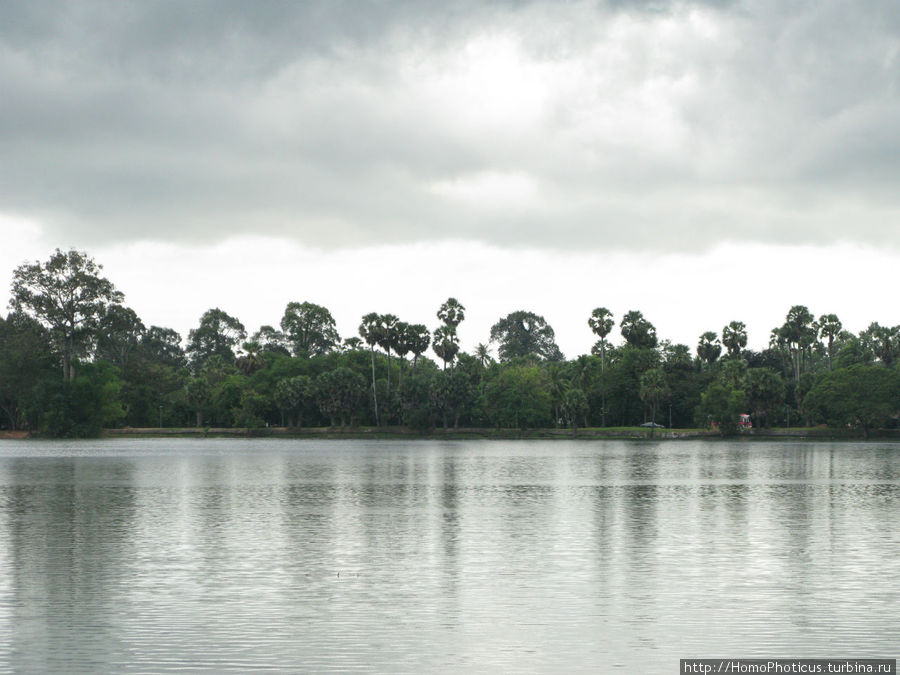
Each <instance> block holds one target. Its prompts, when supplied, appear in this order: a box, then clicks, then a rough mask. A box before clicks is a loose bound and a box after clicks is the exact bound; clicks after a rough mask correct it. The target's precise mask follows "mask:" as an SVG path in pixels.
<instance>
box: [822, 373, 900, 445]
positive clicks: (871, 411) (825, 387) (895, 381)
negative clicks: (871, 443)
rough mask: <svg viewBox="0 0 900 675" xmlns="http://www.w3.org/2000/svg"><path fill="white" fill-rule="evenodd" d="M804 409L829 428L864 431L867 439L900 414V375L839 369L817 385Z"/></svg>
mask: <svg viewBox="0 0 900 675" xmlns="http://www.w3.org/2000/svg"><path fill="white" fill-rule="evenodd" d="M804 405H805V407H806V408H807V409H808V410H809V411H812V412H813V413H814V414H817V415H819V416H820V417H821V418H822V419H824V420H825V422H826V423H827V424H828V425H829V426H833V427H838V428H841V427H848V426H849V427H853V428H856V429H861V430H862V431H863V433H864V434H865V436H866V438H868V437H869V432H870V430H871V429H872V428H873V427H877V426H879V425H881V424H884V423H885V422H887V421H888V420H889V419H890V418H891V416H893V415H896V414H897V410H900V371H897V370H895V369H887V368H882V367H880V366H877V365H876V366H864V365H857V366H851V367H849V368H838V369H837V370H834V371H832V372H830V373H826V374H825V375H823V376H822V377H821V378H820V379H819V380H818V381H817V382H816V384H815V386H813V388H812V389H811V390H810V392H809V393H808V394H807V395H806V399H805V401H804Z"/></svg>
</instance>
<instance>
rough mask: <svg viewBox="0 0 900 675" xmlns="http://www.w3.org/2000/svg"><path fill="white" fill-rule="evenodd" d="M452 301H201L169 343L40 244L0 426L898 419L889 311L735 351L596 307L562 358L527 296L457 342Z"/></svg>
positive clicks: (573, 432) (779, 423) (616, 431)
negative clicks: (245, 309)
mask: <svg viewBox="0 0 900 675" xmlns="http://www.w3.org/2000/svg"><path fill="white" fill-rule="evenodd" d="M465 316H466V308H465V307H464V306H463V304H462V303H460V302H459V301H458V300H456V299H455V298H448V299H447V301H446V302H444V303H443V304H442V305H441V306H440V307H439V308H437V311H436V314H435V318H436V322H435V325H433V326H425V325H423V324H409V323H406V322H404V321H402V320H401V318H400V317H397V316H394V315H393V314H379V313H376V312H372V313H369V314H366V315H365V316H363V317H361V321H360V324H359V331H358V334H357V335H352V336H346V337H341V336H340V335H339V334H338V332H337V329H336V326H335V321H334V319H333V317H332V315H331V313H330V311H329V310H328V309H327V308H325V307H322V306H320V305H317V304H314V303H311V302H290V303H288V304H287V306H286V307H285V310H284V314H283V316H282V317H281V318H280V320H279V321H278V325H277V327H276V326H275V325H274V323H273V325H264V326H260V327H259V328H258V330H256V331H253V332H252V333H248V331H247V329H246V328H245V326H244V325H243V324H242V323H241V322H240V321H239V320H238V319H237V318H236V317H233V316H230V315H229V314H228V313H226V312H225V311H223V310H222V309H220V308H211V309H209V310H207V311H206V312H204V313H203V315H202V316H201V317H200V319H199V322H198V325H197V327H196V328H194V329H192V330H191V331H190V332H189V334H188V335H187V339H186V340H183V339H182V336H181V335H179V334H178V333H177V332H176V331H174V330H172V329H171V328H166V327H163V326H145V325H144V323H143V322H142V321H141V319H140V317H138V315H137V314H136V313H135V312H134V310H132V309H131V308H129V307H128V306H127V305H126V304H125V298H124V296H123V294H122V293H121V292H120V291H118V290H117V289H116V287H115V285H114V284H113V283H112V282H111V281H110V280H108V279H106V278H105V277H103V275H102V267H101V266H100V265H98V264H97V263H96V262H95V261H94V260H93V259H92V258H91V257H90V256H89V255H88V254H86V253H84V252H81V251H77V250H70V251H60V250H56V251H55V252H54V253H53V254H52V255H51V256H50V257H49V259H48V260H46V261H43V262H40V261H38V262H34V263H25V264H22V265H20V266H19V267H18V268H17V269H16V270H15V272H14V274H13V280H12V290H11V300H10V312H9V314H8V315H7V316H6V318H5V319H4V318H2V317H0V431H2V432H3V433H2V437H7V438H9V437H19V436H22V435H23V433H24V434H25V435H41V436H51V437H72V436H96V435H101V434H104V433H105V434H113V435H161V434H168V435H173V434H179V435H195V434H204V435H267V436H278V435H283V436H310V437H318V438H327V437H335V436H340V437H383V438H386V437H422V436H427V437H430V436H433V437H442V438H465V437H478V438H555V437H564V438H571V437H573V436H574V437H578V438H632V437H643V436H653V435H658V436H664V437H669V438H677V437H687V436H690V437H697V436H717V435H731V434H737V433H744V434H747V435H748V436H749V435H752V436H767V435H776V434H777V435H779V436H802V437H815V438H829V437H841V438H843V437H848V436H854V435H856V436H861V437H869V436H870V435H871V434H873V433H874V434H877V435H878V437H879V438H893V437H894V435H895V433H896V432H895V430H896V429H897V427H898V415H897V413H898V410H900V367H898V366H897V362H898V357H900V326H894V327H887V326H881V325H879V324H877V323H872V324H870V325H869V327H868V328H866V329H865V330H863V331H861V332H860V333H859V334H853V333H851V332H849V331H847V330H845V329H844V328H843V326H842V324H841V321H840V319H839V318H838V317H837V316H836V315H834V314H822V315H820V316H818V317H816V316H815V315H814V314H813V313H812V312H810V310H809V309H808V308H807V307H805V306H803V305H794V306H793V307H790V309H789V310H788V312H787V314H786V316H785V320H784V323H783V324H782V325H780V326H776V327H774V328H773V329H772V330H771V333H770V339H769V344H768V347H767V348H766V349H763V350H762V351H754V350H751V349H747V331H746V328H745V325H744V324H743V323H742V322H741V321H739V320H734V321H732V322H730V323H729V324H728V325H727V326H724V327H723V328H722V329H721V330H720V331H708V332H705V333H703V334H701V335H700V336H699V338H698V342H697V344H696V345H695V346H694V348H693V349H691V347H690V346H688V345H684V344H673V343H671V342H670V341H668V340H665V339H661V338H660V337H659V336H657V333H656V329H655V328H654V326H653V324H652V323H651V322H650V321H649V320H648V319H647V318H645V317H644V316H643V314H642V313H641V312H640V311H636V310H631V311H628V312H626V313H624V314H623V315H621V316H620V317H616V316H614V314H613V312H611V311H610V310H608V309H606V308H604V307H598V308H597V309H595V310H594V311H593V312H592V313H591V315H590V316H588V317H583V318H582V320H584V321H585V330H589V331H592V332H593V334H594V335H595V336H596V338H597V341H596V344H595V345H594V347H593V348H592V350H591V353H590V354H583V355H580V356H577V357H575V358H573V359H566V358H565V357H564V356H563V354H562V353H561V351H560V349H559V347H558V346H557V344H556V342H555V335H554V331H553V328H552V327H551V326H550V325H549V324H548V323H547V322H546V321H545V320H544V318H543V317H541V316H539V315H537V314H534V313H532V312H529V311H526V310H520V311H516V312H512V313H510V314H508V315H507V316H504V317H500V318H499V319H498V320H497V322H496V323H495V324H494V325H493V327H492V328H491V331H490V336H488V337H487V342H485V343H481V344H479V345H478V346H477V347H476V348H475V349H474V350H473V353H471V354H469V353H466V352H464V351H462V350H461V349H460V344H459V339H458V337H457V330H458V328H459V326H460V324H461V323H462V322H463V321H464V320H465ZM617 328H618V333H619V334H620V336H621V343H619V344H614V343H613V334H614V331H615V330H616V329H617ZM495 354H496V358H495V356H494V355H495ZM104 430H105V431H104Z"/></svg>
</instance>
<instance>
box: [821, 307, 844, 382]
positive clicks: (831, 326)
mask: <svg viewBox="0 0 900 675" xmlns="http://www.w3.org/2000/svg"><path fill="white" fill-rule="evenodd" d="M817 326H818V328H819V339H820V340H825V339H827V340H828V344H827V345H826V349H827V351H828V370H831V369H832V361H833V359H834V339H835V338H836V337H837V336H838V335H840V334H841V330H842V329H843V325H841V320H840V319H839V318H838V317H837V314H823V315H822V316H820V317H819V321H818V324H817Z"/></svg>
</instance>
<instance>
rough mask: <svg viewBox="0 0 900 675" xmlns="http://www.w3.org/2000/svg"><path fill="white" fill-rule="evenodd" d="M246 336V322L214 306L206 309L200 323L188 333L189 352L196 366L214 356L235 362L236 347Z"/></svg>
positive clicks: (200, 365) (201, 364)
mask: <svg viewBox="0 0 900 675" xmlns="http://www.w3.org/2000/svg"><path fill="white" fill-rule="evenodd" d="M246 337H247V331H246V330H245V329H244V324H242V323H241V322H240V321H238V320H237V319H236V318H234V317H233V316H231V315H230V314H228V313H226V312H224V311H222V310H221V309H219V308H218V307H214V308H212V309H208V310H206V311H205V312H204V313H203V316H201V317H200V325H199V326H198V327H197V328H194V329H192V330H191V331H190V333H188V346H187V353H188V356H190V358H191V361H192V363H193V364H194V367H195V368H199V367H202V366H203V364H204V363H205V362H206V361H207V359H209V358H211V357H212V356H220V357H221V358H222V359H223V360H224V361H226V362H227V363H234V361H235V353H234V348H235V347H236V346H237V345H238V344H240V343H241V341H242V340H244V339H245V338H246Z"/></svg>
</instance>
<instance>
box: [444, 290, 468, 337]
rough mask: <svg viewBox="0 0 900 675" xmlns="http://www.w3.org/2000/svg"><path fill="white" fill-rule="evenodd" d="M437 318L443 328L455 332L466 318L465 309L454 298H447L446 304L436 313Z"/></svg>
mask: <svg viewBox="0 0 900 675" xmlns="http://www.w3.org/2000/svg"><path fill="white" fill-rule="evenodd" d="M437 318H438V319H440V320H441V323H443V324H444V325H445V326H447V327H449V328H453V329H454V330H456V327H457V326H458V325H459V324H460V322H462V320H463V319H465V318H466V308H465V307H463V306H462V305H461V304H460V303H459V300H457V299H456V298H447V302H445V303H444V304H443V305H441V307H440V309H439V310H438V311H437Z"/></svg>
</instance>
